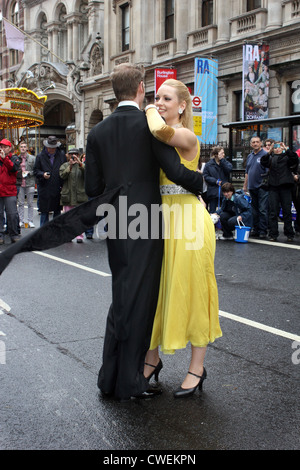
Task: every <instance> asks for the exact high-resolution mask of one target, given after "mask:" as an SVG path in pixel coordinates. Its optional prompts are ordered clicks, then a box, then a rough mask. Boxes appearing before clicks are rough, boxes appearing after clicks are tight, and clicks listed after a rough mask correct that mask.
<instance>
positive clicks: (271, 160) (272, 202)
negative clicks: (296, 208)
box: [260, 142, 298, 242]
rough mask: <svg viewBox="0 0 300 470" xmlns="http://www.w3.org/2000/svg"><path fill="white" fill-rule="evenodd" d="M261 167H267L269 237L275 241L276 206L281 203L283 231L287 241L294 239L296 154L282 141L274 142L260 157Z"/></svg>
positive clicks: (276, 229)
mask: <svg viewBox="0 0 300 470" xmlns="http://www.w3.org/2000/svg"><path fill="white" fill-rule="evenodd" d="M260 163H261V165H262V166H263V167H265V168H269V237H270V238H269V239H270V240H271V241H276V240H277V237H278V235H279V232H278V207H279V204H281V208H282V215H283V231H284V235H285V236H286V237H287V241H288V242H293V241H294V235H295V233H294V229H293V222H292V220H293V219H292V189H293V186H294V176H293V173H292V171H293V170H294V169H296V168H297V165H298V155H297V154H296V153H295V152H292V151H291V150H289V149H288V148H287V147H286V146H285V144H284V143H283V142H275V143H273V144H272V145H271V147H270V150H269V152H268V153H267V154H266V155H263V156H262V157H261V159H260Z"/></svg>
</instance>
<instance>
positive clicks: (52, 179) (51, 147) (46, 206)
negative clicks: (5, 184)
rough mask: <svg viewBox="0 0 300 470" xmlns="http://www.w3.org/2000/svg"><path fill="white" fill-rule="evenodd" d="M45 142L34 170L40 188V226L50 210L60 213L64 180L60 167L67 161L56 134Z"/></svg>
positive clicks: (46, 219)
mask: <svg viewBox="0 0 300 470" xmlns="http://www.w3.org/2000/svg"><path fill="white" fill-rule="evenodd" d="M43 144H44V148H43V150H42V151H41V153H39V154H38V155H37V157H36V160H35V165H34V170H33V172H34V176H35V177H36V178H37V182H38V188H39V189H38V191H39V209H40V212H41V218H40V226H42V225H44V224H45V223H46V222H48V220H49V212H53V217H56V216H58V215H59V214H60V211H61V206H60V191H61V188H62V185H63V181H62V179H61V178H60V176H59V169H60V167H61V165H62V164H63V163H65V162H66V161H67V159H66V155H65V153H64V152H63V151H62V150H60V149H59V147H60V145H61V143H60V142H59V141H58V140H57V138H56V137H55V136H49V137H48V138H47V139H46V140H44V141H43Z"/></svg>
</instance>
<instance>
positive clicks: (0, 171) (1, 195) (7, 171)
mask: <svg viewBox="0 0 300 470" xmlns="http://www.w3.org/2000/svg"><path fill="white" fill-rule="evenodd" d="M0 147H1V148H0V244H1V245H3V243H4V212H5V213H6V223H7V231H8V235H9V236H10V239H11V241H12V243H14V242H16V241H17V240H18V239H19V227H18V225H19V216H18V210H17V184H16V182H17V171H18V169H19V165H20V162H19V159H18V157H17V156H16V155H13V154H12V144H11V142H10V141H9V140H7V139H2V140H1V142H0Z"/></svg>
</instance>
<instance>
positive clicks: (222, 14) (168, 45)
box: [0, 0, 300, 149]
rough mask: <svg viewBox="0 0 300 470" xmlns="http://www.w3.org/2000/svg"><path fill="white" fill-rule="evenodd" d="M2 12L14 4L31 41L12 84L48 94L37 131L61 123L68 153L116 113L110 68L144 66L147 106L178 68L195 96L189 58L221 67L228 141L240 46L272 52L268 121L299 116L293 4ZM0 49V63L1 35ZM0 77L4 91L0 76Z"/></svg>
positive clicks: (283, 0)
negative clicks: (158, 76) (158, 77)
mask: <svg viewBox="0 0 300 470" xmlns="http://www.w3.org/2000/svg"><path fill="white" fill-rule="evenodd" d="M0 1H2V0H0ZM2 3H3V1H2ZM4 3H5V4H6V6H7V10H6V11H4V10H3V9H2V11H3V16H4V13H5V14H10V15H11V12H12V9H13V8H15V4H16V3H17V4H18V8H19V14H20V15H21V17H22V23H20V26H23V27H24V31H25V32H26V33H27V35H28V36H29V37H28V36H26V37H25V52H24V54H23V57H22V59H21V63H20V66H19V67H18V69H17V70H14V71H13V72H14V76H15V82H16V83H18V85H19V86H24V87H26V88H29V89H32V90H34V91H37V92H39V93H43V92H44V93H47V96H48V99H47V103H46V106H45V126H44V127H48V128H53V129H55V125H54V124H59V125H60V128H61V130H62V132H67V136H68V137H67V145H76V146H77V147H80V148H82V149H84V148H85V142H86V137H87V134H88V132H89V130H90V129H91V128H92V127H93V125H95V124H96V123H97V122H98V121H99V120H101V119H104V118H105V117H106V116H108V115H109V114H110V113H111V112H112V110H113V109H114V106H115V104H116V103H115V98H114V95H113V92H112V88H111V85H110V80H109V74H110V72H111V71H112V69H113V67H114V66H115V65H116V64H119V63H122V62H129V63H137V64H142V65H143V66H144V67H145V72H146V80H145V83H146V96H147V99H148V100H149V101H151V100H153V97H154V72H155V69H156V68H159V67H166V68H168V67H170V68H175V69H176V70H177V78H178V79H179V80H182V81H183V82H184V83H186V84H187V85H188V86H189V87H190V88H191V90H192V92H193V91H194V60H195V57H208V58H210V57H213V58H215V59H217V60H218V65H219V69H218V140H219V141H226V140H228V129H226V128H224V127H223V125H222V124H223V123H226V122H232V121H239V120H240V119H241V113H240V108H241V93H242V67H243V64H242V49H243V44H245V43H247V42H253V43H261V44H268V45H269V47H270V62H269V64H270V71H269V73H270V87H269V117H270V118H273V117H278V116H288V115H291V114H297V113H298V114H300V106H299V102H298V101H300V92H299V100H297V99H296V100H295V99H294V100H293V99H292V97H293V96H294V97H295V96H296V95H297V93H298V91H297V90H298V88H299V85H300V2H299V0H226V1H224V0H56V1H53V0H44V1H42V0H41V1H40V0H19V1H18V2H15V1H11V0H8V1H5V2H4ZM1 28H2V30H3V27H2V26H1ZM1 44H2V46H1V49H0V53H1V54H2V55H3V53H4V52H5V39H4V37H3V32H2V43H1ZM49 51H51V52H49ZM21 56H22V54H21ZM20 58H21V57H20ZM4 66H7V63H6V64H4ZM1 74H2V75H0V78H1V87H5V86H7V74H6V75H5V74H4V73H3V71H2V72H1ZM54 87H55V88H54ZM299 124H300V123H299ZM66 129H67V130H66ZM296 131H297V132H299V133H300V127H299V128H298V129H296Z"/></svg>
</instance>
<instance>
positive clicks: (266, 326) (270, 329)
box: [219, 310, 300, 341]
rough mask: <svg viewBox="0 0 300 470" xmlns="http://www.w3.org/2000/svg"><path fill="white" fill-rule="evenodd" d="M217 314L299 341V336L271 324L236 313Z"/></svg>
mask: <svg viewBox="0 0 300 470" xmlns="http://www.w3.org/2000/svg"><path fill="white" fill-rule="evenodd" d="M219 315H220V316H221V317H224V318H229V319H230V320H233V321H237V322H239V323H243V324H244V325H248V326H252V327H253V328H258V329H259V330H263V331H267V332H268V333H272V334H274V335H277V336H283V338H288V339H291V340H292V341H300V336H297V335H294V334H293V333H288V332H286V331H283V330H278V329H277V328H273V327H272V326H268V325H264V324H262V323H258V322H256V321H253V320H248V319H247V318H243V317H239V316H238V315H233V314H232V313H228V312H223V311H222V310H220V311H219Z"/></svg>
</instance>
